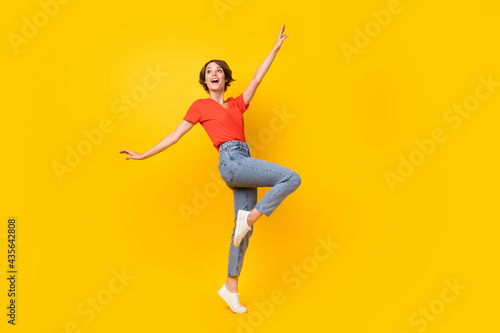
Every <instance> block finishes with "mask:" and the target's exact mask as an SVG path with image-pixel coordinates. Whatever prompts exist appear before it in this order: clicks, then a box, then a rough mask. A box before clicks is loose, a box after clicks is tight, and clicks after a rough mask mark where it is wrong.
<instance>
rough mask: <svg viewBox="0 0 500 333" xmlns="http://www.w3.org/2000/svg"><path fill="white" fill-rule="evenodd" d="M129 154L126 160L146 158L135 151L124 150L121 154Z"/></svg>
mask: <svg viewBox="0 0 500 333" xmlns="http://www.w3.org/2000/svg"><path fill="white" fill-rule="evenodd" d="M124 153H125V154H129V155H130V156H127V158H126V159H125V160H142V159H143V158H144V157H143V156H142V154H139V153H136V152H135V151H132V150H128V149H124V150H120V154H124Z"/></svg>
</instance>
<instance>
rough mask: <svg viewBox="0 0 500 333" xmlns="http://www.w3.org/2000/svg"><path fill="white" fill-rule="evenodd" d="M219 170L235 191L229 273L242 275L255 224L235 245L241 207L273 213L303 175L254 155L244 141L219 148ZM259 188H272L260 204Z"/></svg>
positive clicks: (263, 212) (229, 143) (229, 274)
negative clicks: (237, 220)
mask: <svg viewBox="0 0 500 333" xmlns="http://www.w3.org/2000/svg"><path fill="white" fill-rule="evenodd" d="M219 172H220V175H221V177H222V179H223V180H224V182H225V183H226V184H227V186H228V187H229V188H230V189H231V190H233V196H234V225H235V226H234V228H233V235H232V236H231V244H230V247H229V263H228V268H227V275H228V276H239V275H240V272H241V268H242V266H243V257H244V256H245V252H246V250H247V247H248V242H249V239H250V237H251V236H252V232H253V227H252V230H250V231H249V232H248V233H247V234H246V236H245V237H244V238H243V240H242V241H241V243H240V245H239V246H238V247H234V246H233V237H234V230H235V228H236V216H237V215H238V210H240V209H242V210H246V211H251V210H252V209H253V208H255V209H257V210H258V211H259V212H261V213H262V214H264V215H266V216H269V215H271V214H272V212H274V210H275V209H276V208H277V207H278V206H279V204H280V203H281V202H282V201H283V200H284V199H285V198H286V197H287V196H288V195H289V194H290V193H292V192H293V191H295V190H296V189H297V187H299V185H300V177H299V175H298V174H297V173H295V172H293V171H292V170H290V169H288V168H285V167H282V166H281V165H278V164H275V163H271V162H267V161H263V160H258V159H255V158H252V157H251V156H250V148H249V147H248V144H246V143H245V142H241V141H228V142H225V143H223V144H222V145H221V146H220V147H219ZM257 187H272V188H271V189H270V190H269V191H268V192H267V193H266V195H264V197H263V198H262V199H261V200H260V201H259V202H258V203H257Z"/></svg>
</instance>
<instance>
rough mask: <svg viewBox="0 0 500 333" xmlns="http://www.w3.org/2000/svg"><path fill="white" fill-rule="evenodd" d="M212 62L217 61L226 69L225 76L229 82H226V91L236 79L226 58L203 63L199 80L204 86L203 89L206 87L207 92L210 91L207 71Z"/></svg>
mask: <svg viewBox="0 0 500 333" xmlns="http://www.w3.org/2000/svg"><path fill="white" fill-rule="evenodd" d="M211 62H215V63H216V64H217V65H219V66H220V67H221V68H222V70H223V71H224V76H225V78H226V80H227V82H225V83H224V91H226V89H227V87H229V86H230V85H231V82H233V81H236V80H235V79H233V76H232V73H233V72H232V71H231V68H229V66H228V64H226V62H225V61H224V60H210V61H208V62H207V63H206V64H205V65H203V68H202V69H201V71H200V80H199V81H198V82H200V84H201V85H202V86H203V89H205V91H206V92H207V93H210V90H209V89H208V87H207V85H206V84H205V71H206V69H207V66H208V64H209V63H211Z"/></svg>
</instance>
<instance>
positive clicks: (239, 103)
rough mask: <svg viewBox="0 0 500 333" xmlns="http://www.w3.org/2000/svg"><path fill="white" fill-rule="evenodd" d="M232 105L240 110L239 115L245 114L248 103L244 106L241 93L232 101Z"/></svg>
mask: <svg viewBox="0 0 500 333" xmlns="http://www.w3.org/2000/svg"><path fill="white" fill-rule="evenodd" d="M234 103H235V104H236V106H237V107H238V109H240V111H241V113H243V112H245V111H246V110H247V109H248V107H249V106H250V103H248V105H245V101H243V93H242V94H240V95H239V96H238V97H236V98H235V99H234Z"/></svg>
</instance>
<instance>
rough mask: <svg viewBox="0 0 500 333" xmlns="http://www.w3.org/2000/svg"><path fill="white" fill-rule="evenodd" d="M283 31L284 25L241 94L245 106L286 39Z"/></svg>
mask: <svg viewBox="0 0 500 333" xmlns="http://www.w3.org/2000/svg"><path fill="white" fill-rule="evenodd" d="M283 31H285V25H283V26H282V27H281V30H280V34H279V36H278V40H277V41H276V44H275V45H274V47H273V49H272V50H271V52H270V53H269V55H268V56H267V58H266V59H265V60H264V62H263V63H262V64H260V66H259V67H258V68H257V70H256V71H255V74H254V76H253V79H252V81H250V83H249V84H248V87H247V88H246V89H245V91H244V92H243V101H244V102H245V105H248V103H250V101H251V100H252V98H253V95H254V94H255V91H256V90H257V87H258V86H259V84H260V83H261V82H262V79H263V78H264V75H266V73H267V71H268V70H269V67H271V64H272V63H273V60H274V57H276V54H277V53H278V51H279V49H280V48H281V44H283V41H284V40H285V38H287V37H288V34H286V35H283Z"/></svg>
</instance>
